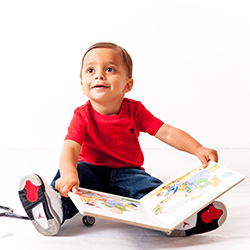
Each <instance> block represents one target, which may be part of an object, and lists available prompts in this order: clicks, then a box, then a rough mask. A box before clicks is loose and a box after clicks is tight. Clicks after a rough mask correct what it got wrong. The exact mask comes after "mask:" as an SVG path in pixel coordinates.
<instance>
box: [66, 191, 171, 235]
mask: <svg viewBox="0 0 250 250" xmlns="http://www.w3.org/2000/svg"><path fill="white" fill-rule="evenodd" d="M69 196H70V198H71V199H72V201H73V202H74V204H75V205H76V207H77V209H78V210H79V211H80V213H81V214H84V215H89V216H93V217H99V218H102V219H108V220H113V221H119V222H123V223H127V224H131V225H135V226H142V227H146V228H154V229H156V230H162V231H168V230H167V229H165V228H164V227H163V225H162V223H161V222H160V221H158V218H156V217H155V216H153V215H152V214H151V213H150V211H149V210H148V209H147V208H144V206H143V205H142V204H141V202H140V200H136V199H131V198H127V197H123V196H117V195H113V194H108V193H104V192H99V191H94V190H90V189H84V188H79V190H78V193H77V194H76V193H72V192H69Z"/></svg>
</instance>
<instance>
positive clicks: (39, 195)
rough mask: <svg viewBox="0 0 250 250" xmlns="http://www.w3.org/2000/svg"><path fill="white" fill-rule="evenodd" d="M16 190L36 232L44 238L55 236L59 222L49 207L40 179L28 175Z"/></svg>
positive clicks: (36, 176) (48, 200)
mask: <svg viewBox="0 0 250 250" xmlns="http://www.w3.org/2000/svg"><path fill="white" fill-rule="evenodd" d="M18 190H19V191H18V192H19V197H20V200H21V202H22V205H23V208H24V210H25V211H26V213H27V215H28V217H29V219H30V220H31V221H32V223H33V225H34V227H35V228H36V229H37V231H38V232H40V233H41V234H43V235H46V236H52V235H56V234H57V233H58V231H59V229H60V223H59V221H60V220H59V217H58V216H57V214H56V212H55V211H54V210H53V208H52V207H51V202H50V199H49V197H48V195H47V194H46V191H45V185H44V183H43V181H42V179H41V178H40V177H39V176H38V175H36V174H29V175H27V176H25V177H24V178H23V179H22V180H21V181H20V184H19V187H18Z"/></svg>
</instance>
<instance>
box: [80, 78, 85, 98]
mask: <svg viewBox="0 0 250 250" xmlns="http://www.w3.org/2000/svg"><path fill="white" fill-rule="evenodd" d="M80 83H81V87H82V93H83V94H84V95H85V93H84V90H83V82H82V81H80Z"/></svg>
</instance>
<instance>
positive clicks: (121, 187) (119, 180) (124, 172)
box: [110, 168, 227, 237]
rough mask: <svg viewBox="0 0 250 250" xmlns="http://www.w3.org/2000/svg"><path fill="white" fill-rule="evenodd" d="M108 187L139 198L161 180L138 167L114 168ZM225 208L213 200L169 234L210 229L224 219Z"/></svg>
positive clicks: (192, 232) (116, 191) (123, 194)
mask: <svg viewBox="0 0 250 250" xmlns="http://www.w3.org/2000/svg"><path fill="white" fill-rule="evenodd" d="M113 171H114V173H113V174H112V175H113V179H112V181H111V183H110V188H111V189H113V193H115V194H118V195H122V196H128V197H131V198H135V199H140V198H142V197H143V196H145V195H146V194H148V193H149V192H150V191H152V190H154V189H155V188H157V187H158V186H159V185H161V184H162V182H161V181H160V180H159V179H157V178H155V177H152V176H150V175H149V174H147V173H146V172H145V171H144V170H142V169H140V168H132V169H114V170H113ZM226 217H227V210H226V207H225V205H224V204H223V203H221V202H218V201H214V202H212V203H211V204H210V205H208V206H207V207H205V208H204V209H203V210H201V211H200V212H199V213H197V214H195V215H194V216H192V217H191V218H190V219H189V220H187V221H186V222H184V223H183V224H182V225H180V226H179V227H178V228H177V229H175V230H174V231H173V232H172V233H171V234H170V235H169V236H172V237H177V236H189V235H192V234H201V233H205V232H209V231H212V230H214V229H216V228H218V227H220V226H221V225H222V224H223V223H224V222H225V220H226Z"/></svg>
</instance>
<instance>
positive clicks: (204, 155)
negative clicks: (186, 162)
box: [195, 146, 218, 168]
mask: <svg viewBox="0 0 250 250" xmlns="http://www.w3.org/2000/svg"><path fill="white" fill-rule="evenodd" d="M195 155H196V156H197V157H198V158H199V159H200V161H201V163H202V165H203V168H206V167H207V166H208V162H209V161H214V162H218V154H217V151H216V150H214V149H210V148H204V147H202V146H200V147H198V148H197V150H196V151H195Z"/></svg>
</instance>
